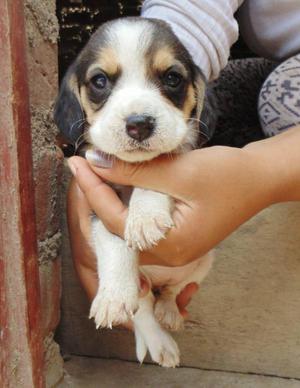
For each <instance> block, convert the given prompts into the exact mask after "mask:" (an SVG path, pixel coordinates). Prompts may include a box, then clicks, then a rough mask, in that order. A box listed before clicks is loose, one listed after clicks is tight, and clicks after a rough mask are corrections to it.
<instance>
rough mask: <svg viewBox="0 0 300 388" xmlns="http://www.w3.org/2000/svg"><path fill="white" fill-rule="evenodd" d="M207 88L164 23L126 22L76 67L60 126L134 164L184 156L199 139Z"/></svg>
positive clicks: (116, 24) (63, 97) (59, 107)
mask: <svg viewBox="0 0 300 388" xmlns="http://www.w3.org/2000/svg"><path fill="white" fill-rule="evenodd" d="M204 95H205V81H204V77H203V76H202V73H201V71H200V70H199V69H198V68H197V67H196V66H195V65H194V63H193V61H192V59H191V57H190V55H189V53H188V52H187V51H186V49H185V48H184V47H183V46H182V44H181V43H180V42H179V40H178V39H177V38H176V36H175V35H174V34H173V32H172V31H171V29H170V28H169V27H168V26H167V24H165V23H164V22H161V21H158V20H148V19H143V18H125V19H119V20H115V21H112V22H108V23H106V24H104V25H102V26H101V27H100V28H99V29H98V30H97V31H96V33H95V34H94V35H93V36H92V37H91V39H90V41H89V42H88V44H87V45H86V47H85V48H84V49H83V50H82V52H81V53H80V54H79V56H78V58H77V59H76V61H75V62H74V64H73V65H72V66H71V67H70V68H69V70H68V72H67V74H66V76H65V78H64V80H63V83H62V86H61V90H60V94H59V97H58V100H57V103H56V108H55V121H56V123H57V125H58V127H59V128H60V130H61V131H62V132H63V134H64V135H65V136H66V137H67V138H68V139H69V140H71V141H73V142H75V141H76V139H77V138H78V137H79V136H80V135H81V134H82V133H83V131H84V128H85V129H86V132H85V133H86V140H87V141H88V142H89V143H91V144H92V145H93V146H95V147H96V148H98V149H99V150H101V151H103V152H104V153H107V154H110V155H114V156H116V157H118V158H120V159H123V160H125V161H129V162H135V161H142V160H149V159H152V158H154V157H156V156H157V155H159V154H162V153H168V152H172V151H180V150H184V149H185V148H186V147H187V146H188V147H190V146H193V145H195V143H196V142H197V140H198V136H199V124H200V121H199V120H200V115H201V111H202V108H203V101H204Z"/></svg>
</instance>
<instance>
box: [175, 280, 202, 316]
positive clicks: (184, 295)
mask: <svg viewBox="0 0 300 388" xmlns="http://www.w3.org/2000/svg"><path fill="white" fill-rule="evenodd" d="M198 289H199V286H198V284H197V283H189V284H187V285H186V286H185V288H184V289H183V290H182V291H181V292H180V294H178V295H177V297H176V303H177V306H178V309H179V311H180V313H181V315H182V316H183V317H184V318H187V316H188V312H187V310H186V306H187V305H188V304H189V303H190V301H191V299H192V296H193V295H194V294H195V292H197V291H198Z"/></svg>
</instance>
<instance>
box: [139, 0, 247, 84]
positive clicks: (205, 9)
mask: <svg viewBox="0 0 300 388" xmlns="http://www.w3.org/2000/svg"><path fill="white" fill-rule="evenodd" d="M243 1H244V0H145V1H144V3H143V7H142V16H143V17H146V18H156V19H161V20H164V21H166V22H167V23H169V24H170V26H171V27H172V30H173V31H174V33H175V34H176V35H177V37H178V38H179V39H180V41H181V42H182V43H183V45H184V46H185V47H186V48H187V50H188V51H189V52H190V54H191V55H192V57H193V60H194V62H195V63H196V64H197V65H198V66H199V67H200V68H201V70H202V71H203V73H204V75H205V76H206V78H207V79H208V80H209V81H212V80H213V79H215V78H217V77H218V75H219V73H220V71H221V70H222V69H223V68H224V67H225V66H226V64H227V61H228V57H229V53H230V47H231V46H232V44H233V43H234V42H235V41H236V40H237V38H238V24H237V21H236V20H235V18H234V16H233V15H234V13H235V11H236V10H237V9H238V7H239V6H240V5H241V4H242V2H243Z"/></svg>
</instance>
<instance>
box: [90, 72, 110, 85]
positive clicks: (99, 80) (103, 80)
mask: <svg viewBox="0 0 300 388" xmlns="http://www.w3.org/2000/svg"><path fill="white" fill-rule="evenodd" d="M90 82H91V84H92V85H93V86H94V87H95V88H96V89H104V88H105V86H106V84H107V77H106V75H105V74H97V75H95V76H94V77H93V78H91V81H90Z"/></svg>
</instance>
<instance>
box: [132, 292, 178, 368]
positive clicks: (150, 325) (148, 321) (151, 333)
mask: <svg viewBox="0 0 300 388" xmlns="http://www.w3.org/2000/svg"><path fill="white" fill-rule="evenodd" d="M153 303H154V296H153V294H152V292H149V293H148V295H147V296H145V297H144V298H140V299H139V309H138V311H137V312H136V314H135V315H134V317H133V322H134V331H135V338H136V354H137V358H138V360H139V361H140V362H141V363H142V362H143V360H144V358H145V356H146V353H147V349H148V350H149V352H150V355H151V358H152V360H153V361H155V362H157V363H158V364H159V365H161V366H164V367H169V368H170V367H171V368H175V366H177V365H178V364H179V349H178V346H177V344H176V342H175V341H174V340H173V338H172V337H171V335H170V334H169V333H167V332H166V331H165V330H164V329H163V328H162V327H161V326H160V324H159V323H158V322H157V321H156V319H155V317H154V313H153Z"/></svg>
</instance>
